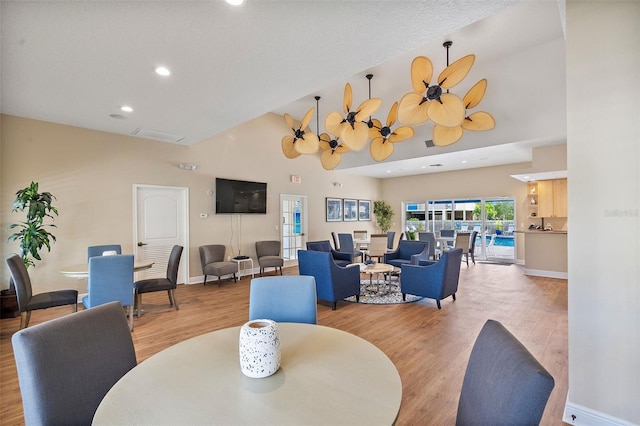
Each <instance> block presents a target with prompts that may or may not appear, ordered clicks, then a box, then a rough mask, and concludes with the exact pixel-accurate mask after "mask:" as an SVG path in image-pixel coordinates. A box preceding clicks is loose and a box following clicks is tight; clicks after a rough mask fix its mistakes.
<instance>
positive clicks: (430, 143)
mask: <svg viewBox="0 0 640 426" xmlns="http://www.w3.org/2000/svg"><path fill="white" fill-rule="evenodd" d="M424 144H425V145H426V146H427V148H433V147H434V146H436V144H434V143H433V141H432V140H431V139H429V140H426V141H424Z"/></svg>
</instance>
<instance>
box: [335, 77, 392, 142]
mask: <svg viewBox="0 0 640 426" xmlns="http://www.w3.org/2000/svg"><path fill="white" fill-rule="evenodd" d="M351 102H352V93H351V85H350V84H349V83H347V84H346V85H345V87H344V100H343V110H344V113H345V114H346V115H345V116H344V117H343V116H342V115H341V114H340V113H339V112H336V111H334V112H331V113H329V115H327V119H326V120H325V123H324V128H325V129H326V130H327V131H328V132H329V133H331V134H333V135H338V136H340V139H342V143H343V144H344V145H345V146H347V148H349V149H350V150H352V151H360V150H362V149H363V148H364V147H365V146H366V144H367V140H368V139H369V126H368V125H367V122H366V121H364V120H365V119H366V118H367V117H368V116H370V115H372V114H373V113H374V112H376V110H377V109H378V108H380V105H382V99H378V98H373V99H368V100H366V101H364V102H363V103H361V104H360V106H358V108H356V109H355V110H352V109H351Z"/></svg>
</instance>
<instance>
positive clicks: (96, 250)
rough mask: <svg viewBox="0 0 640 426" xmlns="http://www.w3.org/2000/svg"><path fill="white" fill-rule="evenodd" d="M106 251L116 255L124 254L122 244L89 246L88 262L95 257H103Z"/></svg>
mask: <svg viewBox="0 0 640 426" xmlns="http://www.w3.org/2000/svg"><path fill="white" fill-rule="evenodd" d="M105 251H115V252H116V254H122V247H121V246H120V244H106V245H102V246H89V247H88V248H87V260H88V259H89V258H92V257H94V256H102V253H104V252H105Z"/></svg>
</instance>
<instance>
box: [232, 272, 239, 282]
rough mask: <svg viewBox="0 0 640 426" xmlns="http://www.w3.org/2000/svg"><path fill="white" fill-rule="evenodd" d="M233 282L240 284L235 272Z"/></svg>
mask: <svg viewBox="0 0 640 426" xmlns="http://www.w3.org/2000/svg"><path fill="white" fill-rule="evenodd" d="M233 282H234V283H237V282H238V279H237V278H236V273H235V272H234V273H233Z"/></svg>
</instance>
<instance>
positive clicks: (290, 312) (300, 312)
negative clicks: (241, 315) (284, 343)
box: [249, 275, 317, 324]
mask: <svg viewBox="0 0 640 426" xmlns="http://www.w3.org/2000/svg"><path fill="white" fill-rule="evenodd" d="M316 304H317V299H316V280H315V278H313V277H310V276H302V275H301V276H295V275H292V276H280V277H278V276H272V277H262V278H254V279H252V280H251V289H250V290H249V320H250V321H251V320H255V319H270V320H273V321H276V322H299V323H307V324H317V312H316Z"/></svg>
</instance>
